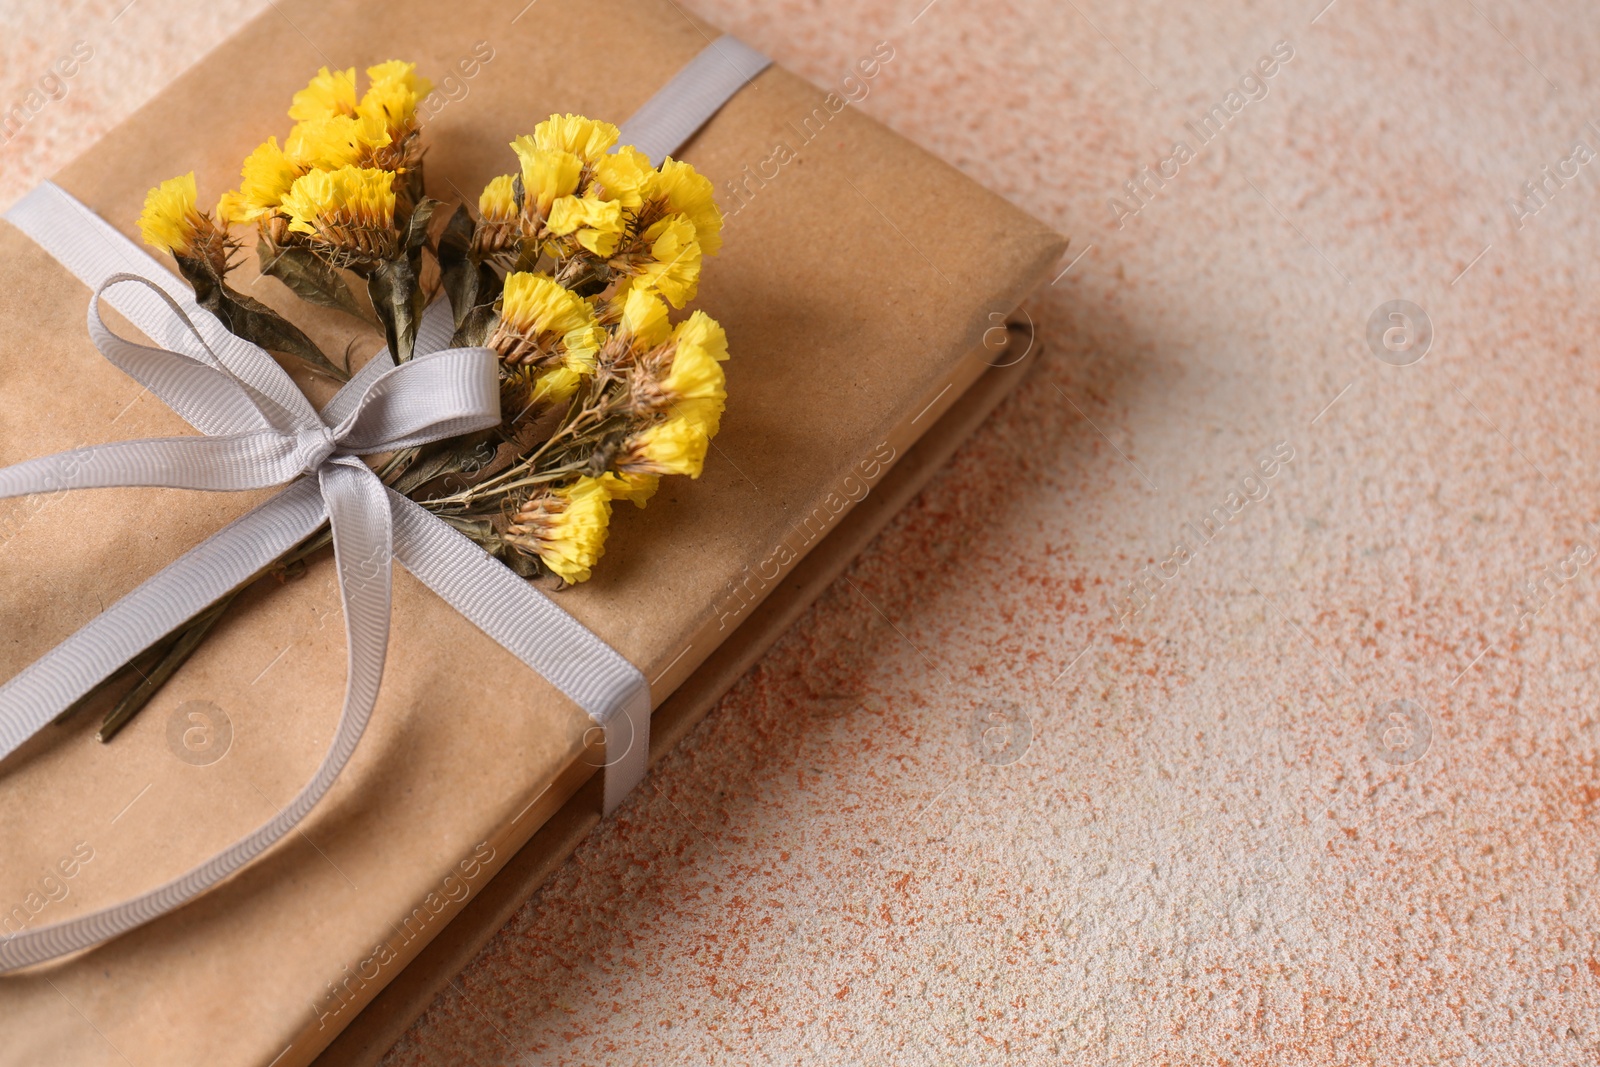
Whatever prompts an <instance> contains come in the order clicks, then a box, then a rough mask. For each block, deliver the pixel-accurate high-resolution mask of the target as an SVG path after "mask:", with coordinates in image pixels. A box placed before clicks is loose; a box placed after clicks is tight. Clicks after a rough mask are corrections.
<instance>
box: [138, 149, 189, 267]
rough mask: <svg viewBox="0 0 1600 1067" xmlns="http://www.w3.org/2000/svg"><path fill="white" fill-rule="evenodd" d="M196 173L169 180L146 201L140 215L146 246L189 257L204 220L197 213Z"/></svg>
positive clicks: (140, 226) (149, 193)
mask: <svg viewBox="0 0 1600 1067" xmlns="http://www.w3.org/2000/svg"><path fill="white" fill-rule="evenodd" d="M197 196H198V194H197V193H196V191H195V184H194V171H192V170H191V171H190V172H189V173H188V174H185V175H183V176H182V177H180V178H168V179H167V180H166V181H164V182H162V183H161V184H160V185H158V186H156V187H155V188H154V189H151V190H150V191H149V192H148V193H146V194H145V197H144V211H143V212H142V213H141V214H140V215H139V232H140V233H141V234H143V235H144V243H145V244H147V245H149V246H150V247H152V248H157V249H160V250H161V251H163V252H170V253H172V254H173V255H175V256H186V255H188V254H189V252H190V250H191V247H192V244H193V241H194V236H195V231H196V230H197V229H198V228H199V226H200V223H201V219H200V213H199V212H198V211H197V210H196V209H195V200H196V198H197Z"/></svg>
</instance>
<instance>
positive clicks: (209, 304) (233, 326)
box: [177, 256, 350, 382]
mask: <svg viewBox="0 0 1600 1067" xmlns="http://www.w3.org/2000/svg"><path fill="white" fill-rule="evenodd" d="M177 260H178V270H179V271H180V272H181V273H182V274H183V276H184V278H185V279H186V280H187V281H188V282H189V284H190V285H191V286H192V287H193V288H194V298H195V302H196V303H198V304H199V305H200V306H201V307H203V308H205V309H206V310H207V311H209V312H211V313H212V314H213V315H215V316H216V317H217V318H218V319H221V320H222V324H223V325H224V326H226V327H227V328H228V331H229V332H230V333H232V334H234V335H235V336H237V337H242V338H244V339H245V340H246V341H250V342H252V343H253V344H258V345H260V346H261V347H262V348H265V349H267V350H268V351H269V352H278V353H281V354H283V355H286V356H293V357H294V358H295V359H298V360H300V361H301V362H302V363H305V364H307V365H309V366H312V367H315V368H316V369H317V370H319V371H321V372H322V373H324V374H326V375H328V376H329V377H332V378H337V379H338V380H339V381H342V382H344V381H349V380H350V372H349V371H348V370H343V369H341V368H340V367H338V366H337V365H335V364H334V362H333V361H332V360H330V359H329V358H328V357H327V356H325V355H323V354H322V349H320V348H318V347H317V345H316V342H314V341H312V340H311V338H309V337H307V336H306V335H305V333H303V332H302V331H301V330H300V328H299V327H298V326H296V325H295V324H294V323H292V322H290V321H289V320H288V319H286V318H284V317H283V316H282V315H280V314H278V313H277V312H276V311H273V310H272V309H271V308H270V307H268V306H267V305H265V304H263V303H262V302H261V301H259V300H256V299H255V298H254V297H249V296H246V295H244V294H243V293H241V292H239V291H237V290H235V289H233V288H232V287H230V286H229V285H228V284H227V283H226V282H225V281H223V280H222V277H221V275H219V274H218V273H217V272H216V271H215V270H214V269H213V268H212V266H211V264H210V263H208V262H207V261H205V260H203V259H193V258H190V257H187V256H179V257H177Z"/></svg>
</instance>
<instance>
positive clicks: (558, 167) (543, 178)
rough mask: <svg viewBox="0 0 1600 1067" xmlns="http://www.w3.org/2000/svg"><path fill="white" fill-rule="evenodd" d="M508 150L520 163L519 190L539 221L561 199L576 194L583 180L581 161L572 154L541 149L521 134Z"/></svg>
mask: <svg viewBox="0 0 1600 1067" xmlns="http://www.w3.org/2000/svg"><path fill="white" fill-rule="evenodd" d="M511 150H512V151H513V152H515V153H516V154H517V158H518V159H519V160H521V161H522V188H523V189H524V191H525V192H526V194H527V196H528V200H529V206H530V207H532V208H533V209H534V211H535V212H536V213H537V214H538V215H539V217H540V218H548V217H549V215H550V207H551V205H552V204H554V203H555V202H556V201H557V200H559V199H561V198H562V197H564V196H571V195H572V194H573V193H576V192H577V191H578V183H579V182H580V181H582V180H583V160H582V159H581V158H579V157H578V156H576V155H574V154H573V153H571V152H566V151H561V150H559V149H548V148H540V147H539V146H538V145H537V144H536V143H534V139H533V138H532V137H529V136H527V135H526V134H524V135H523V136H521V137H518V138H517V139H516V140H515V141H512V142H511Z"/></svg>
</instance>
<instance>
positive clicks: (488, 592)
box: [389, 490, 650, 813]
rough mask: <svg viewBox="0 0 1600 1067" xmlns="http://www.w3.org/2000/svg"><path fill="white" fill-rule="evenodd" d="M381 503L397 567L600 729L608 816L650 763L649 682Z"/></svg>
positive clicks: (577, 627) (473, 558)
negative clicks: (390, 524)
mask: <svg viewBox="0 0 1600 1067" xmlns="http://www.w3.org/2000/svg"><path fill="white" fill-rule="evenodd" d="M389 503H390V506H391V507H392V508H393V510H394V551H395V558H396V559H398V560H399V561H400V565H401V566H403V567H404V568H405V569H406V570H408V571H410V572H411V573H412V574H413V575H415V576H416V577H417V579H418V580H419V581H420V582H422V584H423V585H426V586H427V587H428V588H429V589H432V590H433V591H434V592H435V593H437V594H438V595H439V596H440V597H441V598H442V599H443V600H444V601H445V602H446V603H448V604H449V605H450V606H451V607H453V608H455V609H456V610H457V611H459V612H460V613H461V614H462V615H464V616H466V618H467V620H468V621H469V622H471V623H472V624H473V625H474V626H476V627H477V628H478V629H480V630H482V631H483V632H484V633H485V634H487V635H489V636H490V637H492V638H493V639H494V640H495V641H496V642H497V643H499V644H500V646H501V647H503V648H504V649H505V650H506V651H508V652H510V653H511V654H512V655H514V656H516V657H517V658H518V659H520V660H521V661H522V662H523V663H526V664H527V665H528V666H529V667H532V668H533V669H534V670H535V671H537V672H538V673H539V674H541V675H543V676H544V677H545V678H546V679H547V680H548V681H549V682H550V683H551V684H552V685H554V686H555V687H556V688H557V689H559V690H560V691H561V692H562V693H565V694H566V695H567V696H568V697H570V698H571V699H572V700H573V701H574V702H575V703H576V704H577V705H578V706H579V707H581V708H583V710H584V711H586V712H588V713H589V716H590V717H591V718H593V719H594V721H595V722H596V724H598V725H599V726H600V728H601V729H603V730H604V731H605V739H606V761H605V775H606V782H605V810H606V811H607V812H608V813H609V812H611V811H613V810H615V809H616V807H617V805H619V804H621V803H622V800H623V798H624V797H626V796H627V795H628V793H629V792H631V791H632V789H633V787H634V786H635V785H637V784H638V783H639V782H640V781H641V780H642V779H643V778H644V772H645V769H646V766H647V765H648V762H649V756H650V684H649V683H648V682H647V681H646V680H645V677H644V675H643V674H641V673H640V672H639V668H637V667H635V666H634V665H633V664H631V663H629V662H628V661H627V660H626V659H624V658H623V657H622V655H621V654H620V653H619V652H617V651H616V650H615V649H613V648H612V647H611V646H610V645H608V644H606V643H605V642H604V641H602V640H600V638H598V637H596V636H595V635H594V633H592V632H591V631H590V630H589V629H588V628H587V627H585V626H584V625H583V624H582V623H580V622H579V621H578V620H577V619H575V618H573V617H572V616H571V615H569V614H567V613H566V612H565V611H564V610H562V609H561V608H559V607H557V606H556V604H555V603H554V602H553V601H552V600H551V599H550V598H549V597H547V596H545V595H544V594H543V593H541V592H540V591H539V590H537V589H535V588H534V587H533V586H531V585H529V584H528V583H527V582H526V581H524V580H523V579H521V578H519V577H517V576H516V575H515V574H513V573H512V572H511V571H510V570H509V569H507V568H506V567H505V566H504V565H503V564H501V563H500V562H499V561H498V560H495V559H493V558H491V557H490V556H489V554H488V553H486V552H484V550H483V549H481V548H479V547H478V546H477V545H475V544H473V543H472V541H471V540H469V539H468V538H467V537H466V536H465V535H463V534H462V533H460V532H459V531H457V530H454V529H452V528H451V527H450V526H449V524H447V523H445V522H444V521H443V520H441V519H439V518H438V517H436V516H434V515H432V514H429V512H428V511H427V510H425V509H424V508H422V507H420V506H418V505H417V504H416V503H414V502H412V501H411V500H410V499H408V498H407V497H404V496H402V495H400V494H399V493H396V492H394V491H393V490H389Z"/></svg>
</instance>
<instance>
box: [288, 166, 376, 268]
mask: <svg viewBox="0 0 1600 1067" xmlns="http://www.w3.org/2000/svg"><path fill="white" fill-rule="evenodd" d="M282 207H283V211H284V213H285V214H286V215H288V216H289V229H290V230H292V231H294V232H296V233H305V234H311V235H312V236H314V237H316V238H318V239H320V240H322V241H324V242H326V243H327V244H329V245H332V246H334V247H335V248H336V249H338V250H340V251H343V252H346V253H350V254H352V255H356V256H360V257H364V258H382V259H387V258H390V257H391V256H392V255H393V249H394V242H395V240H396V234H395V232H394V175H393V174H391V173H389V172H388V171H386V170H377V169H374V168H370V167H340V168H339V169H338V170H314V171H312V172H310V173H309V174H305V175H302V176H301V177H299V178H297V179H295V183H294V185H292V186H291V187H290V188H289V193H288V195H286V196H285V197H284V198H283V205H282Z"/></svg>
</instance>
